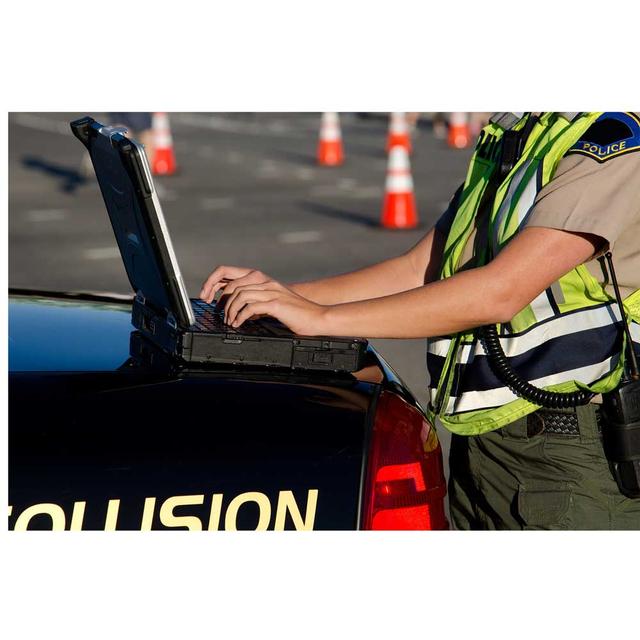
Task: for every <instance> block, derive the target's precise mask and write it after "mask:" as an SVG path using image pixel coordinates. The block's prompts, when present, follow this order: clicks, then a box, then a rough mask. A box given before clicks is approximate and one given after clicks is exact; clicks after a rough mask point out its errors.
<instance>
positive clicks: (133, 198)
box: [72, 118, 194, 328]
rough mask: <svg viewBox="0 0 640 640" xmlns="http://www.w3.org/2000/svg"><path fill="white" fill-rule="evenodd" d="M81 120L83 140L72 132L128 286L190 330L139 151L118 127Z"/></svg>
mask: <svg viewBox="0 0 640 640" xmlns="http://www.w3.org/2000/svg"><path fill="white" fill-rule="evenodd" d="M83 120H84V119H83ZM86 120H87V121H88V122H89V123H90V124H89V126H88V128H87V125H86V123H85V133H86V138H83V136H82V134H81V132H80V131H78V130H77V128H74V125H75V124H76V123H72V130H73V131H74V134H75V135H76V136H77V137H78V138H80V139H81V140H82V141H83V142H84V143H85V145H86V146H87V148H88V150H89V154H90V156H91V160H92V162H93V167H94V169H95V172H96V177H97V179H98V183H99V185H100V190H101V191H102V196H103V198H104V202H105V205H106V207H107V212H108V214H109V219H110V220H111V225H112V227H113V231H114V233H115V236H116V241H117V243H118V247H119V249H120V254H121V256H122V261H123V263H124V267H125V270H126V272H127V276H128V278H129V282H130V283H131V286H132V287H133V289H134V291H135V292H136V293H137V294H141V295H142V296H143V297H144V299H145V303H146V304H149V305H150V306H152V307H154V308H155V309H157V310H158V311H159V312H160V313H163V314H166V315H167V316H169V317H173V319H175V321H176V324H177V325H179V326H181V327H183V328H186V327H188V326H191V325H192V324H193V323H194V317H193V311H192V309H191V303H190V301H189V297H188V295H187V291H186V288H185V286H184V282H183V280H182V275H181V274H180V268H179V266H178V261H177V259H176V256H175V253H174V251H173V246H172V243H171V238H170V236H169V231H168V229H167V226H166V223H165V220H164V216H163V214H162V208H161V206H160V202H159V200H158V197H157V194H156V192H155V189H154V186H153V181H152V178H151V171H150V170H149V164H148V162H147V158H146V155H145V153H144V150H143V147H142V146H141V145H139V144H138V143H137V142H135V141H133V140H129V139H128V138H127V137H126V136H125V135H124V133H125V130H123V129H122V128H119V127H105V126H103V125H101V124H99V123H97V122H95V121H94V120H93V119H90V118H87V119H86ZM77 122H81V121H77Z"/></svg>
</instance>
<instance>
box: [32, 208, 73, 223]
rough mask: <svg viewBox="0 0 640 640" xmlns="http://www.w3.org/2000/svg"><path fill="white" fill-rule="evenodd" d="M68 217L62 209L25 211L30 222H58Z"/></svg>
mask: <svg viewBox="0 0 640 640" xmlns="http://www.w3.org/2000/svg"><path fill="white" fill-rule="evenodd" d="M67 217H68V214H67V212H66V211H65V210H64V209H33V210H31V211H27V219H28V220H30V221H31V222H59V221H60V220H64V219H65V218H67Z"/></svg>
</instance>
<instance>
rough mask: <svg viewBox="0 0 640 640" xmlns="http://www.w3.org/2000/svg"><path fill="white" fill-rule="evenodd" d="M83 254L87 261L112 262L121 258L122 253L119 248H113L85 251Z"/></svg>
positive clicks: (95, 248) (97, 248) (96, 248)
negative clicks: (113, 259)
mask: <svg viewBox="0 0 640 640" xmlns="http://www.w3.org/2000/svg"><path fill="white" fill-rule="evenodd" d="M83 254H84V257H85V258H86V259H87V260H111V259H112V258H119V257H120V251H119V249H118V247H113V246H111V247H94V248H93V249H85V250H84V252H83Z"/></svg>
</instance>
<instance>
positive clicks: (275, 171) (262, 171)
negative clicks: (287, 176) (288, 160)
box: [258, 160, 282, 178]
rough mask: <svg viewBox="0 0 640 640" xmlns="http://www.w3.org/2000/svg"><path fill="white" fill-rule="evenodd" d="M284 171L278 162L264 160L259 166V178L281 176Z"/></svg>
mask: <svg viewBox="0 0 640 640" xmlns="http://www.w3.org/2000/svg"><path fill="white" fill-rule="evenodd" d="M281 172H282V167H280V166H279V165H278V164H277V163H275V162H273V160H263V161H262V163H261V164H260V167H259V168H258V177H259V178H275V177H276V176H279V175H280V174H281Z"/></svg>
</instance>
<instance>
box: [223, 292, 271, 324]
mask: <svg viewBox="0 0 640 640" xmlns="http://www.w3.org/2000/svg"><path fill="white" fill-rule="evenodd" d="M272 298H273V293H272V292H270V291H257V290H254V289H247V290H245V291H240V292H239V293H238V295H236V296H235V297H234V299H233V300H232V302H231V304H230V305H229V307H228V308H226V309H225V314H224V319H225V322H226V323H227V324H232V323H233V321H234V320H235V319H236V317H237V315H238V313H239V312H240V311H241V310H242V308H243V307H244V306H245V305H247V304H249V303H252V302H260V301H265V300H270V299H272Z"/></svg>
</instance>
